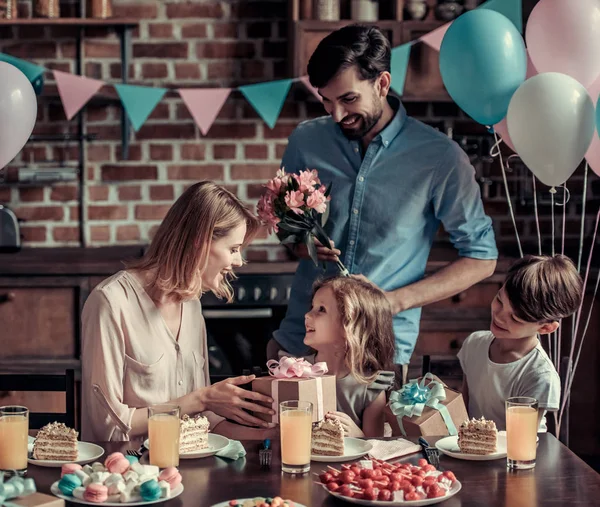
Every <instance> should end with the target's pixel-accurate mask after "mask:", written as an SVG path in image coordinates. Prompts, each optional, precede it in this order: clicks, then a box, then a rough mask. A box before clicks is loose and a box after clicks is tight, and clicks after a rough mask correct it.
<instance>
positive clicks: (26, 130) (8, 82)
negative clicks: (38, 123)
mask: <svg viewBox="0 0 600 507" xmlns="http://www.w3.org/2000/svg"><path fill="white" fill-rule="evenodd" d="M36 117H37V99H36V97H35V92H34V91H33V87H32V86H31V83H30V82H29V79H27V77H25V74H23V73H22V72H21V71H20V70H19V69H17V68H16V67H15V66H14V65H11V64H10V63H6V62H0V169H2V168H3V167H4V166H5V165H6V164H8V163H9V162H10V161H11V160H12V159H13V158H14V157H15V156H16V155H17V154H18V153H19V152H20V151H21V148H23V146H25V143H26V142H27V140H28V139H29V136H30V135H31V132H32V131H33V127H34V126H35V119H36Z"/></svg>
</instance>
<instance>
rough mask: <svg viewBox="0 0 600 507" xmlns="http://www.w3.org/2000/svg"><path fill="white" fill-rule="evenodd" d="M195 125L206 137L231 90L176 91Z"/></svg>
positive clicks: (201, 89) (200, 89)
mask: <svg viewBox="0 0 600 507" xmlns="http://www.w3.org/2000/svg"><path fill="white" fill-rule="evenodd" d="M177 91H178V92H179V95H180V96H181V98H182V100H183V102H184V103H185V105H186V106H187V108H188V110H189V112H190V114H191V115H192V117H193V118H194V121H195V122H196V125H198V128H199V129H200V131H201V132H202V134H203V135H206V134H207V133H208V131H209V130H210V127H211V126H212V124H213V123H214V121H215V119H216V118H217V115H218V114H219V111H220V110H221V108H222V107H223V104H225V101H226V100H227V97H229V94H230V93H231V88H198V89H194V90H192V89H179V90H177Z"/></svg>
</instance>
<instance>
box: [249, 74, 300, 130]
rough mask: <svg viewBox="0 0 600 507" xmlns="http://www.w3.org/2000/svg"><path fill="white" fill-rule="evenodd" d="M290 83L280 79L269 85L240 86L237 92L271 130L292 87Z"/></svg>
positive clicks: (288, 80) (290, 81)
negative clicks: (240, 93)
mask: <svg viewBox="0 0 600 507" xmlns="http://www.w3.org/2000/svg"><path fill="white" fill-rule="evenodd" d="M292 81H293V80H292V79H281V80H279V81H271V82H269V83H258V84H251V85H245V86H240V87H239V88H238V90H239V91H240V92H242V94H243V95H244V97H246V100H247V101H248V102H250V104H252V107H253V108H254V109H255V110H256V112H257V113H258V114H259V115H260V117H261V118H262V119H263V120H264V122H265V123H266V124H267V125H268V126H269V127H270V128H273V127H274V126H275V123H277V118H279V113H281V108H282V107H283V103H284V102H285V98H286V97H287V94H288V92H289V90H290V86H292Z"/></svg>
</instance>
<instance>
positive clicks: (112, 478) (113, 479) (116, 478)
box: [104, 474, 124, 487]
mask: <svg viewBox="0 0 600 507" xmlns="http://www.w3.org/2000/svg"><path fill="white" fill-rule="evenodd" d="M118 482H124V479H123V476H122V475H121V474H110V475H109V476H108V478H107V479H106V480H105V481H104V485H105V486H107V487H108V486H110V485H112V484H116V483H118Z"/></svg>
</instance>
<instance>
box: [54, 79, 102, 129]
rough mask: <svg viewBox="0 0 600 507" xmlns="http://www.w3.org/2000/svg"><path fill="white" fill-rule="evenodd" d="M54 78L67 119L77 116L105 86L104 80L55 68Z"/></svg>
mask: <svg viewBox="0 0 600 507" xmlns="http://www.w3.org/2000/svg"><path fill="white" fill-rule="evenodd" d="M53 72H54V79H55V80H56V86H57V88H58V93H59V95H60V100H61V101H62V104H63V108H64V109H65V114H66V115H67V120H70V119H71V118H73V116H75V115H76V114H77V113H78V112H79V110H80V109H81V108H82V107H83V106H85V105H86V104H87V103H88V101H89V100H90V99H91V98H92V97H93V96H94V95H95V94H96V92H97V91H98V90H99V89H100V88H102V87H103V86H104V84H105V83H104V82H103V81H98V80H97V79H91V78H89V77H85V76H78V75H76V74H69V73H68V72H60V71H59V70H55V71H53Z"/></svg>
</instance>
